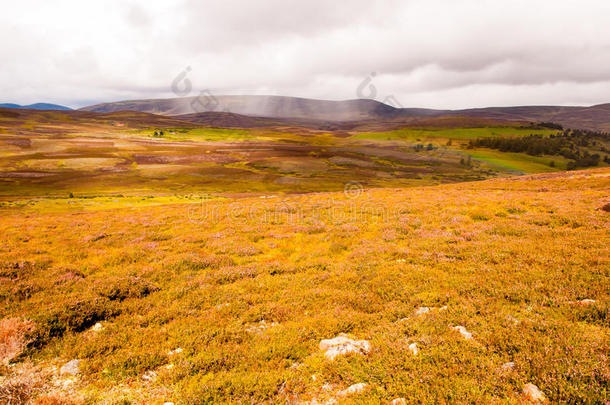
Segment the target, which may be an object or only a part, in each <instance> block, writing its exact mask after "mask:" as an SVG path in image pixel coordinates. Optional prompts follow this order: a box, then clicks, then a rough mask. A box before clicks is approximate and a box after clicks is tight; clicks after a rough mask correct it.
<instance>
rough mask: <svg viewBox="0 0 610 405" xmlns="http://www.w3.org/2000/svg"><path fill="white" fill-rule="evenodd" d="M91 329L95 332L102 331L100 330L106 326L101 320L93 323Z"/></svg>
mask: <svg viewBox="0 0 610 405" xmlns="http://www.w3.org/2000/svg"><path fill="white" fill-rule="evenodd" d="M91 330H92V331H93V332H100V331H103V330H104V326H103V325H102V324H101V323H100V322H98V323H96V324H95V325H93V327H92V328H91Z"/></svg>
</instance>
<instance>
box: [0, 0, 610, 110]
mask: <svg viewBox="0 0 610 405" xmlns="http://www.w3.org/2000/svg"><path fill="white" fill-rule="evenodd" d="M608 15H610V3H608V2H607V1H602V0H584V1H580V2H574V1H571V0H560V1H551V0H548V1H540V0H529V1H522V0H515V1H511V2H498V1H488V0H478V1H477V0H453V1H451V0H448V1H440V0H412V1H398V0H396V1H394V0H392V1H377V2H371V1H363V0H354V1H350V2H329V1H322V0H311V1H307V2H304V1H298V0H293V1H289V0H268V1H264V0H262V1H258V2H254V1H247V0H243V1H237V0H224V1H195V0H184V1H181V2H176V1H170V0H167V1H161V0H158V1H152V0H148V1H144V0H137V1H136V0H132V1H119V0H107V1H103V2H83V1H77V0H60V1H56V2H47V1H43V0H40V1H34V0H22V1H20V2H10V3H7V4H4V5H3V13H2V15H0V36H1V37H2V42H1V43H0V55H1V56H2V63H1V64H0V88H1V89H2V99H3V100H0V101H7V102H18V103H30V102H36V101H48V102H58V103H64V104H68V105H71V106H75V107H76V106H83V105H86V104H89V103H93V102H97V101H109V100H118V99H129V98H150V97H171V96H173V95H172V93H171V91H170V83H171V81H172V80H173V78H174V77H175V76H176V75H177V74H178V73H179V72H180V71H181V70H182V69H184V68H185V67H186V66H191V67H192V70H191V72H190V73H189V79H190V80H191V81H192V83H193V86H194V88H195V89H196V90H203V89H211V90H212V91H213V92H215V93H217V94H223V93H224V94H262V93H264V94H282V95H295V96H303V97H314V98H329V99H349V98H355V97H356V88H357V86H358V85H359V84H360V83H361V82H362V80H364V79H365V78H366V77H367V76H368V75H369V74H370V73H371V72H376V73H378V74H377V76H376V77H375V78H374V79H373V82H372V83H373V84H374V85H375V87H376V89H377V93H378V97H377V98H378V99H379V100H382V99H383V98H385V97H386V96H388V95H394V96H395V97H396V99H398V100H399V101H400V103H401V104H402V105H404V106H410V107H411V106H412V107H415V106H417V107H420V106H421V107H437V108H464V107H476V106H487V105H515V104H521V105H522V104H568V103H577V104H583V105H587V104H596V103H602V102H609V101H610V99H608V96H607V94H609V93H608V91H607V90H608V89H610V26H609V25H608V24H607V22H606V19H607V16H608Z"/></svg>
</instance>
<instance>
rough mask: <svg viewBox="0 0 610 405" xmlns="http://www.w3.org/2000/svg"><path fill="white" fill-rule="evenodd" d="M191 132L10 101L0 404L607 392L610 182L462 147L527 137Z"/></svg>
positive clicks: (577, 396) (445, 398)
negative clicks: (530, 389)
mask: <svg viewBox="0 0 610 405" xmlns="http://www.w3.org/2000/svg"><path fill="white" fill-rule="evenodd" d="M186 118H188V119H189V120H191V121H184V120H182V119H181V118H180V117H174V118H171V117H161V116H156V115H152V114H145V113H137V112H117V113H104V114H100V113H92V112H83V111H70V112H56V111H55V112H49V111H42V112H41V111H28V110H19V111H17V110H0V146H1V148H0V228H1V229H2V233H0V299H2V300H3V303H4V305H3V306H2V307H0V357H1V358H0V360H1V364H0V402H2V401H4V402H10V403H23V402H26V401H27V400H28V398H29V399H30V400H32V401H34V402H33V403H39V404H54V403H70V401H72V402H73V403H77V404H80V403H107V404H116V403H120V404H126V403H147V404H149V403H153V404H155V403H158V404H162V403H164V402H166V401H172V402H174V403H177V404H199V403H286V402H288V403H311V404H316V403H329V404H331V403H334V401H338V402H339V403H352V402H354V403H379V402H381V403H384V402H389V401H391V400H393V399H395V398H406V399H407V400H408V401H407V402H440V403H443V402H445V403H450V402H462V403H464V402H476V403H484V402H508V403H521V402H522V401H523V399H524V397H523V395H522V393H521V391H522V389H523V387H524V385H525V384H527V383H532V384H535V385H536V386H537V387H539V388H540V389H541V390H542V391H543V392H544V394H545V395H546V396H547V397H548V399H550V400H551V401H553V402H584V403H602V402H604V401H606V400H607V397H608V380H609V379H610V368H609V367H608V361H607V355H608V350H609V348H610V343H609V342H610V329H609V327H610V325H609V323H608V307H609V304H608V302H609V301H608V299H609V298H610V289H609V288H608V286H609V285H610V284H609V283H610V266H609V261H608V256H609V255H608V253H609V252H608V245H609V242H610V240H609V238H608V225H609V215H610V214H609V213H608V210H610V208H608V207H609V205H608V204H609V203H610V201H609V200H608V192H609V190H610V168H608V167H600V168H596V169H591V170H588V171H574V172H557V170H563V169H564V168H565V167H566V166H567V164H568V163H569V161H568V160H567V159H565V158H563V157H561V156H557V155H553V156H547V155H539V156H532V155H528V154H526V153H514V152H501V151H499V150H495V149H486V148H482V147H472V145H469V144H468V141H469V140H474V139H481V138H488V137H498V136H502V137H507V136H508V137H525V136H527V135H530V134H540V135H543V136H550V135H552V134H554V131H551V130H548V129H535V128H534V127H531V126H530V124H527V125H526V126H524V124H523V123H512V124H510V123H507V122H504V121H497V122H495V121H493V120H489V119H485V120H482V119H473V118H460V117H451V118H434V119H428V120H423V121H414V122H412V123H410V124H409V125H408V126H405V125H406V124H405V123H402V124H401V125H403V126H402V127H400V128H398V129H396V125H397V123H396V122H373V121H362V122H354V123H341V124H327V123H325V122H313V121H307V122H305V121H294V120H287V119H286V120H270V119H263V118H252V117H249V118H248V117H243V116H227V115H226V114H225V115H213V114H212V115H210V114H207V115H205V116H201V115H197V114H195V115H194V116H187V117H186ZM227 120H228V121H227ZM240 122H241V123H244V122H246V123H249V125H252V127H249V128H243V127H240V126H239V125H237V124H238V123H240ZM210 123H212V124H213V125H216V124H219V125H218V126H219V127H210V126H209V125H210ZM204 124H205V125H208V126H204ZM220 124H221V125H220ZM528 126H530V127H528ZM519 139H521V138H519ZM604 142H605V141H603V140H602V141H599V142H598V143H595V144H593V143H591V145H589V146H588V148H590V149H591V151H592V152H596V151H602V150H604V148H605V147H606V146H607V145H606V144H605V143H604ZM599 165H600V166H607V163H606V162H604V161H603V160H601V161H600V163H599ZM551 172H553V173H551ZM524 173H545V174H539V175H533V176H530V177H516V178H512V177H510V176H515V175H516V174H524ZM486 179H487V180H486ZM474 180H485V181H478V182H467V181H474ZM449 183H456V184H449ZM344 190H345V192H343V191H344ZM337 191H339V192H337ZM604 207H605V208H604ZM456 327H463V328H464V329H460V330H456V329H455V328H456ZM458 329H459V328H458ZM337 336H339V339H346V338H353V339H357V340H361V341H366V342H360V343H358V344H359V345H361V346H357V348H356V349H354V350H355V353H352V354H348V355H339V356H337V358H335V359H334V360H331V359H330V358H329V357H328V356H325V353H324V351H322V350H320V344H321V341H322V340H325V339H332V338H335V337H337ZM323 344H325V343H323ZM344 349H345V348H344ZM342 350H343V349H342ZM331 357H332V356H331ZM71 360H76V363H75V362H71V363H68V362H69V361H71ZM66 364H68V366H69V367H68V366H66ZM75 364H78V365H77V366H76V368H77V369H78V370H77V371H76V372H74V370H73V368H74V367H75V366H74V365H75ZM66 367H67V368H66ZM70 369H72V371H65V370H70ZM62 370H63V371H62ZM354 384H366V385H357V386H356V387H360V388H363V389H362V391H361V392H356V393H350V392H344V391H343V390H345V389H347V388H348V387H350V386H352V385H354ZM9 395H12V397H9ZM7 398H12V399H11V400H10V401H9V400H8V399H7ZM15 398H17V399H15ZM11 401H12V402H11ZM36 401H38V402H36ZM53 401H55V402H53Z"/></svg>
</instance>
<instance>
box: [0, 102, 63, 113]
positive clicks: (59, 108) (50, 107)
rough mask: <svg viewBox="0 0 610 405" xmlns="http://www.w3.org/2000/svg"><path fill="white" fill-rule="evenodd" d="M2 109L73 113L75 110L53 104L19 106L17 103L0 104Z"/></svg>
mask: <svg viewBox="0 0 610 405" xmlns="http://www.w3.org/2000/svg"><path fill="white" fill-rule="evenodd" d="M0 107H2V108H18V109H22V110H57V111H72V110H73V109H72V108H70V107H66V106H64V105H59V104H51V103H34V104H28V105H19V104H15V103H2V104H0Z"/></svg>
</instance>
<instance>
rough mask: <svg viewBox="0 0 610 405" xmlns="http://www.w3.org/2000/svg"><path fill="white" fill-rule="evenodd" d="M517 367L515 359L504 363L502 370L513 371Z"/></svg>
mask: <svg viewBox="0 0 610 405" xmlns="http://www.w3.org/2000/svg"><path fill="white" fill-rule="evenodd" d="M514 368H515V363H514V362H513V361H509V362H508V363H504V364H502V370H504V371H512V370H513V369H514Z"/></svg>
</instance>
